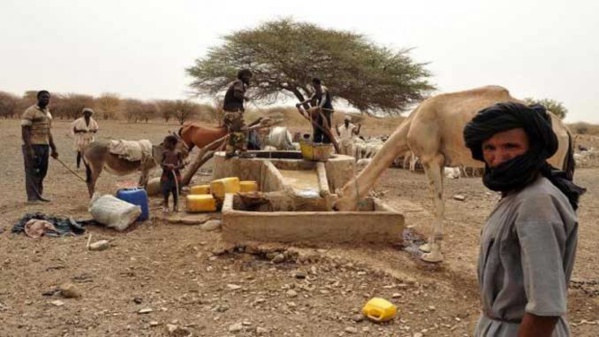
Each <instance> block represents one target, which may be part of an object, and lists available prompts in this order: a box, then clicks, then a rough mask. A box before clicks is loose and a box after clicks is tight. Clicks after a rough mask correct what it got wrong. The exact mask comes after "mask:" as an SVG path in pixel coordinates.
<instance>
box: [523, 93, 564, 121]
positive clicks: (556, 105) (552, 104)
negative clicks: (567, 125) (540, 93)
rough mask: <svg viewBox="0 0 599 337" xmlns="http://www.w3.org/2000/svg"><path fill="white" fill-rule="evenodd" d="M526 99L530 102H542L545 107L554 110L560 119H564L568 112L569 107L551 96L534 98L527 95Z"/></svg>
mask: <svg viewBox="0 0 599 337" xmlns="http://www.w3.org/2000/svg"><path fill="white" fill-rule="evenodd" d="M524 101H525V102H526V103H528V104H540V105H542V106H544V107H545V109H547V110H549V111H551V112H553V113H554V114H555V115H556V116H557V117H559V118H560V119H564V118H565V117H566V114H568V109H566V107H565V106H564V104H563V103H562V102H559V101H556V100H554V99H550V98H543V99H534V98H532V97H527V98H525V99H524Z"/></svg>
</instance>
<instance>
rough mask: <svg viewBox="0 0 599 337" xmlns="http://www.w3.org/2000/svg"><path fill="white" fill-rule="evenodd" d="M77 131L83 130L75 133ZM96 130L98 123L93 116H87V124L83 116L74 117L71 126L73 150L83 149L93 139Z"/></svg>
mask: <svg viewBox="0 0 599 337" xmlns="http://www.w3.org/2000/svg"><path fill="white" fill-rule="evenodd" d="M74 130H77V131H85V132H79V133H75V131H74ZM96 131H98V123H96V121H95V120H94V119H93V118H91V117H90V118H89V125H87V124H86V123H85V117H81V118H78V119H76V120H75V121H74V122H73V124H72V127H71V134H72V135H73V137H74V144H73V145H74V148H75V151H83V148H85V147H86V146H87V145H88V144H89V143H91V142H93V141H94V135H95V132H96Z"/></svg>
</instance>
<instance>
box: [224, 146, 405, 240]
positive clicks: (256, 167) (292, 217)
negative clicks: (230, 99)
mask: <svg viewBox="0 0 599 337" xmlns="http://www.w3.org/2000/svg"><path fill="white" fill-rule="evenodd" d="M254 153H255V154H256V158H251V159H240V158H237V157H235V158H231V159H225V158H224V153H222V152H218V153H216V154H215V162H214V166H213V178H214V179H219V178H224V177H231V176H236V177H239V179H241V180H255V181H257V182H258V186H259V188H260V191H261V192H262V194H261V196H264V197H265V199H267V201H268V207H266V208H264V207H263V208H260V209H256V208H252V209H250V208H249V207H247V206H246V205H245V204H244V200H242V198H240V196H239V195H235V194H227V195H226V196H225V200H224V202H223V207H222V230H223V239H224V240H225V241H228V242H232V243H244V242H249V241H259V242H286V243H289V242H306V243H314V242H334V243H359V242H368V243H400V242H401V241H402V232H403V230H404V227H405V223H404V217H403V215H402V214H401V213H399V212H397V211H396V210H394V209H392V208H391V207H389V206H388V205H386V204H384V203H383V202H381V201H380V200H378V199H374V198H369V199H366V200H363V201H361V202H360V207H359V210H358V211H354V212H334V211H332V203H333V201H334V200H335V197H336V196H335V194H334V193H335V189H338V188H341V187H342V186H343V185H344V184H345V183H346V182H348V181H349V180H350V179H351V178H352V177H353V176H354V174H355V171H354V170H355V160H354V158H353V157H349V156H343V155H332V156H331V158H329V160H328V161H327V162H311V161H305V160H303V159H302V157H301V154H300V153H299V152H296V151H276V152H263V151H255V152H254Z"/></svg>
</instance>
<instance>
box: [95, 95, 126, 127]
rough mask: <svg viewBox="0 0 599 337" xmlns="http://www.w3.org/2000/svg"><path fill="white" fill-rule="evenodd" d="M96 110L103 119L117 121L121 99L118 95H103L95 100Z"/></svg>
mask: <svg viewBox="0 0 599 337" xmlns="http://www.w3.org/2000/svg"><path fill="white" fill-rule="evenodd" d="M95 105H96V108H98V110H99V111H98V112H99V113H100V116H102V118H103V119H105V120H106V119H117V117H118V116H119V115H120V113H121V110H120V106H121V99H120V97H119V95H117V94H113V93H104V94H102V95H101V96H100V97H98V98H96V99H95Z"/></svg>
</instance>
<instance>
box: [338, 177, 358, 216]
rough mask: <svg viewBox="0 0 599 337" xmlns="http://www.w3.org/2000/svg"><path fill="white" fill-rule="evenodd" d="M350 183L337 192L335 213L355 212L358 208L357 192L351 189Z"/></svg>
mask: <svg viewBox="0 0 599 337" xmlns="http://www.w3.org/2000/svg"><path fill="white" fill-rule="evenodd" d="M350 183H352V182H351V181H350V182H349V183H347V184H346V185H345V186H344V187H343V188H342V189H340V190H339V189H338V190H336V191H335V192H336V194H337V200H336V201H335V202H333V210H335V211H355V210H356V209H357V208H358V203H357V201H358V199H357V198H358V197H357V195H356V190H355V189H352V188H350Z"/></svg>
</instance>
